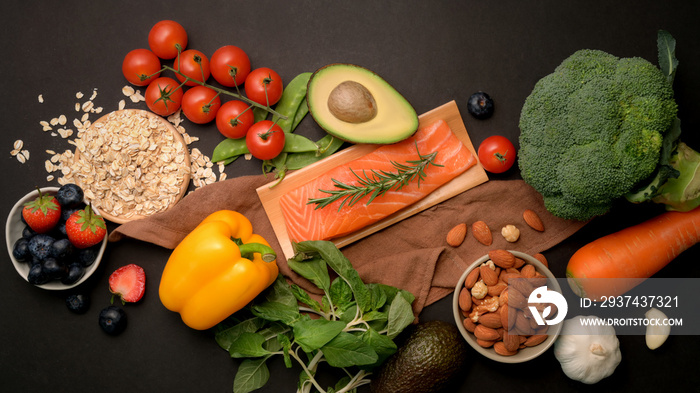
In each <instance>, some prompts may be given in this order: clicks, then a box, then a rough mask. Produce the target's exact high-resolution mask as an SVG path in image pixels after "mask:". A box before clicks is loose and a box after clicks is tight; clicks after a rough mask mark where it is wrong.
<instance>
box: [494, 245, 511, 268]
mask: <svg viewBox="0 0 700 393" xmlns="http://www.w3.org/2000/svg"><path fill="white" fill-rule="evenodd" d="M489 258H490V259H491V260H492V261H493V263H494V264H496V266H500V267H502V268H503V269H508V268H510V267H513V265H515V255H513V254H512V253H511V252H510V251H508V250H503V249H498V250H491V251H489Z"/></svg>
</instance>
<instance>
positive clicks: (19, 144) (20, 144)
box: [12, 139, 24, 150]
mask: <svg viewBox="0 0 700 393" xmlns="http://www.w3.org/2000/svg"><path fill="white" fill-rule="evenodd" d="M12 147H14V148H15V150H21V149H22V147H24V141H22V140H21V139H17V140H16V141H15V143H13V144H12Z"/></svg>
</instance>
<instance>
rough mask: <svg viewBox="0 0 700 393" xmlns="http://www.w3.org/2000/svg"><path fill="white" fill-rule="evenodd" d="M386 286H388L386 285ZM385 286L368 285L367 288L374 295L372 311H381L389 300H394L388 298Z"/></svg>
mask: <svg viewBox="0 0 700 393" xmlns="http://www.w3.org/2000/svg"><path fill="white" fill-rule="evenodd" d="M384 286H386V285H384ZM384 286H382V285H380V284H367V288H368V289H369V291H370V292H371V293H372V310H379V309H380V308H382V307H383V306H384V304H386V301H387V299H390V298H393V296H391V297H387V294H386V291H385V289H384V288H383V287H384Z"/></svg>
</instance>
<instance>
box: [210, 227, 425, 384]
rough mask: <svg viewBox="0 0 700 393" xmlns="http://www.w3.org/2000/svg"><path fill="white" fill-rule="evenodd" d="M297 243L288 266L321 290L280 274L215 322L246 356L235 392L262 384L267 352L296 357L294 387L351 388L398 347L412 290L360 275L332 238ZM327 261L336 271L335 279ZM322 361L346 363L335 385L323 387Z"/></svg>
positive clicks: (224, 342) (224, 339) (223, 338)
mask: <svg viewBox="0 0 700 393" xmlns="http://www.w3.org/2000/svg"><path fill="white" fill-rule="evenodd" d="M296 248H297V254H296V255H295V256H294V257H293V258H291V259H290V260H289V261H288V263H289V266H290V268H291V269H292V270H293V271H294V272H296V273H297V274H299V275H301V276H302V277H304V278H306V279H308V280H309V281H311V282H312V283H314V284H315V285H316V286H318V287H319V289H320V290H321V291H322V292H323V297H322V299H321V301H320V302H319V301H317V300H315V299H314V298H313V297H312V296H311V295H310V294H308V293H307V292H305V291H304V290H303V289H301V288H300V287H298V286H296V285H289V284H288V283H287V281H286V280H285V279H284V277H282V276H281V275H280V276H279V277H278V278H277V280H276V281H275V283H274V284H273V285H272V286H271V287H270V288H269V289H268V290H267V291H266V292H265V293H264V294H263V296H260V297H259V298H258V299H256V300H255V301H254V302H253V303H252V304H251V305H249V306H248V307H247V308H246V309H244V310H241V311H239V313H237V314H236V315H234V316H233V317H232V318H230V319H229V320H227V321H225V322H222V323H221V324H220V325H219V326H217V329H216V333H215V338H216V341H217V343H219V345H220V346H221V347H222V348H223V349H224V350H226V351H228V352H229V354H230V355H231V357H233V358H242V359H243V360H242V362H241V363H240V365H239V367H238V371H237V373H236V377H235V379H234V384H233V392H234V393H248V392H252V391H254V390H256V389H259V388H261V387H262V386H264V385H265V384H266V383H267V381H268V380H269V378H270V372H269V370H268V367H267V360H268V359H270V358H273V357H274V356H276V355H281V356H282V359H283V360H284V364H285V365H286V366H287V367H288V368H291V367H293V364H294V362H296V363H297V364H298V365H300V366H301V373H300V375H299V382H298V385H297V392H298V393H311V392H319V393H354V392H356V391H357V387H359V386H362V385H366V384H368V383H369V382H370V380H369V378H368V377H369V376H370V375H371V370H372V369H373V368H374V367H377V366H379V365H381V364H382V362H383V361H384V360H385V359H387V358H388V357H389V356H391V355H392V354H393V353H394V352H396V350H397V346H396V344H395V343H394V341H393V339H394V338H395V337H396V335H398V334H399V333H400V332H401V331H402V330H403V329H405V328H406V327H407V326H408V325H409V324H411V323H412V322H413V319H414V315H413V311H412V309H411V303H412V302H413V300H414V296H413V295H412V294H411V293H410V292H407V291H404V290H401V289H398V288H394V287H391V286H388V285H382V284H365V283H363V282H362V280H361V279H360V276H359V274H358V273H357V271H356V270H355V269H354V268H353V267H352V264H351V263H350V261H349V260H347V258H345V256H343V254H342V253H341V252H340V251H339V250H338V248H337V247H336V246H335V245H334V244H333V243H332V242H328V241H308V242H301V243H298V244H296ZM329 268H330V270H332V271H333V272H335V274H336V275H337V277H335V278H334V279H333V280H331V276H330V274H329ZM311 315H314V317H313V318H312V317H311ZM324 362H325V363H327V364H328V365H330V366H332V367H337V368H341V369H343V370H344V373H343V375H344V377H343V378H341V379H340V380H338V381H337V382H336V383H335V384H334V385H333V386H326V387H323V386H321V384H320V382H319V381H318V380H317V378H316V374H317V372H318V366H319V364H321V363H324Z"/></svg>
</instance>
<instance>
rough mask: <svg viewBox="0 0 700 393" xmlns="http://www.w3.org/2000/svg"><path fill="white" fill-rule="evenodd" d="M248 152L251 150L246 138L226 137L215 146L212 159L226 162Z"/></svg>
mask: <svg viewBox="0 0 700 393" xmlns="http://www.w3.org/2000/svg"><path fill="white" fill-rule="evenodd" d="M248 153H250V151H248V146H246V144H245V138H239V139H232V138H226V139H224V140H223V141H221V142H219V144H218V145H216V147H215V148H214V152H213V153H212V155H211V161H212V162H219V161H224V163H226V162H227V161H228V160H230V159H231V158H233V157H238V156H240V155H243V154H248ZM231 162H233V160H231ZM229 163H230V162H229Z"/></svg>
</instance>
